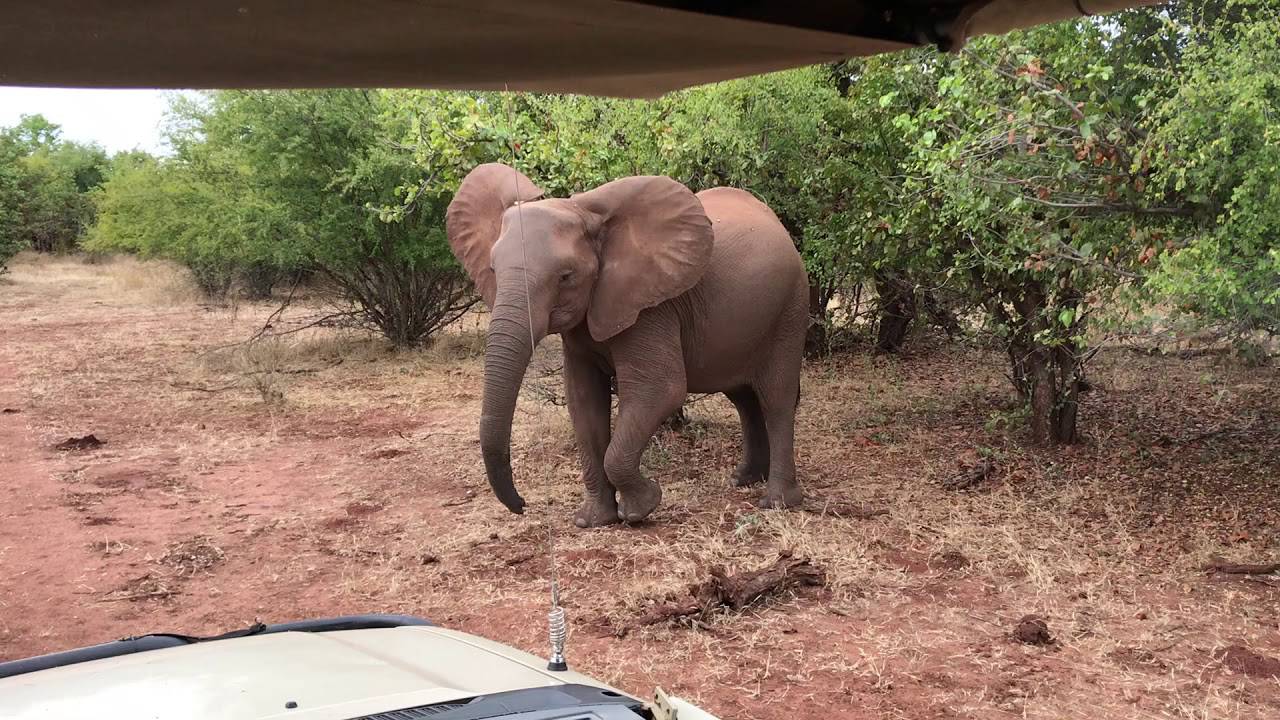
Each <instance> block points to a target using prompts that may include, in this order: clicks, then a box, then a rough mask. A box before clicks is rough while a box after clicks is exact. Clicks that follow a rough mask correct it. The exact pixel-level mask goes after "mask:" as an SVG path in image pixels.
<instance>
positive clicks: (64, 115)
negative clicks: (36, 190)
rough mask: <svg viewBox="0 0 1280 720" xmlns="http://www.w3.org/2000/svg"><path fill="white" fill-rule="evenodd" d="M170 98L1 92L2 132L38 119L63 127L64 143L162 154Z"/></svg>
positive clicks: (159, 94)
mask: <svg viewBox="0 0 1280 720" xmlns="http://www.w3.org/2000/svg"><path fill="white" fill-rule="evenodd" d="M169 92H170V91H161V90H64V89H61V88H57V89H53V88H17V87H0V127H11V126H13V125H14V124H16V123H17V122H18V119H19V118H20V117H21V116H22V115H35V114H40V115H44V116H45V117H46V118H48V120H49V122H52V123H54V124H57V125H61V126H62V137H63V138H64V139H66V140H75V141H78V142H96V143H98V144H99V145H102V146H103V147H104V148H106V149H107V152H118V151H120V150H134V149H141V150H146V151H147V152H151V153H163V152H165V151H166V147H165V145H164V141H163V140H162V139H161V137H160V130H161V124H162V122H163V120H164V112H165V109H166V108H168V106H169V104H168V101H167V100H166V96H167V95H168V94H169Z"/></svg>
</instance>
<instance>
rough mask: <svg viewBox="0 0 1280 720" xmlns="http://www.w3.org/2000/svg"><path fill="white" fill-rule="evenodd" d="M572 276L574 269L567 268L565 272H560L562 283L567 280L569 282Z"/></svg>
mask: <svg viewBox="0 0 1280 720" xmlns="http://www.w3.org/2000/svg"><path fill="white" fill-rule="evenodd" d="M572 277H573V271H572V270H565V271H564V272H562V273H560V282H561V283H567V282H569V279H570V278H572Z"/></svg>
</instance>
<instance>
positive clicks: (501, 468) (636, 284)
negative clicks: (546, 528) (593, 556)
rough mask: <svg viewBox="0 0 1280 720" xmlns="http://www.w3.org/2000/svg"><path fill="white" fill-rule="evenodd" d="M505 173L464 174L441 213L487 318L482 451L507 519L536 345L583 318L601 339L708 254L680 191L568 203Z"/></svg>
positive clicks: (605, 189) (643, 186)
mask: <svg viewBox="0 0 1280 720" xmlns="http://www.w3.org/2000/svg"><path fill="white" fill-rule="evenodd" d="M542 196H543V192H542V190H540V189H539V188H538V187H537V186H536V185H534V184H533V183H532V182H530V181H529V179H528V178H526V177H525V176H524V175H521V174H520V173H519V172H518V171H516V170H515V169H514V168H510V167H507V166H505V165H501V164H497V163H492V164H487V165H481V166H479V167H477V168H476V169H475V170H473V171H471V173H470V174H469V175H467V177H466V179H465V180H464V181H463V182H462V185H461V186H460V187H459V188H458V192H457V194H456V195H455V196H454V199H453V202H451V203H450V204H449V210H448V213H447V214H446V223H445V224H446V228H447V231H448V236H449V245H450V247H451V248H452V249H453V253H454V255H456V256H457V258H458V260H459V261H460V262H461V263H462V265H463V267H464V268H465V269H466V271H467V273H468V274H469V275H470V276H471V279H472V281H473V282H474V283H475V285H476V288H477V289H478V290H479V292H480V295H481V296H482V297H483V298H484V301H485V304H487V305H488V306H489V308H490V309H491V310H492V311H493V312H492V317H491V319H490V322H489V331H488V336H487V338H486V343H485V361H484V364H485V369H484V399H483V408H482V411H481V416H480V445H481V451H482V453H483V455H484V463H485V472H486V474H487V475H488V477H489V484H490V485H491V486H492V487H493V491H494V494H495V495H497V497H498V499H499V500H501V501H502V504H503V505H505V506H506V507H507V509H509V510H511V512H514V513H520V512H523V510H524V499H523V498H521V497H520V494H519V493H518V492H516V489H515V485H514V484H513V483H512V479H511V421H512V417H513V415H514V414H515V405H516V396H517V395H518V393H519V390H520V383H521V382H522V381H523V379H524V374H525V371H526V369H527V368H528V365H529V359H530V357H531V356H532V354H533V348H534V346H535V345H536V344H537V343H538V341H540V340H541V339H542V338H543V337H545V336H547V335H548V334H551V333H559V332H565V331H568V330H571V329H573V328H575V327H578V326H579V325H581V324H582V323H583V322H584V321H585V322H586V325H587V329H588V331H589V332H590V334H591V337H592V338H593V339H594V340H596V341H597V342H605V341H607V340H609V339H610V338H612V337H614V336H615V335H617V334H618V333H620V332H622V331H624V330H626V329H627V328H629V327H631V325H632V324H634V323H635V321H636V318H637V316H639V314H640V312H641V311H642V310H644V309H646V308H649V307H653V306H655V305H658V304H659V303H662V302H664V301H666V300H669V299H671V298H674V297H676V296H678V295H681V294H683V293H684V292H686V291H688V290H689V289H690V288H692V287H693V286H694V285H695V284H696V283H697V282H698V280H699V279H700V278H701V277H702V274H703V272H704V271H705V269H706V267H707V263H708V262H709V261H710V258H711V245H712V234H711V221H710V220H709V219H708V218H707V215H706V213H705V212H704V211H703V209H702V204H701V203H700V202H699V201H698V198H697V197H696V196H694V194H693V193H692V192H690V191H689V189H688V188H686V187H685V186H683V185H681V184H680V183H678V182H676V181H674V180H671V179H670V178H665V177H629V178H623V179H621V180H615V181H613V182H610V183H606V184H604V185H601V186H600V187H598V188H596V189H595V190H591V191H589V192H585V193H580V194H577V195H574V196H573V197H571V198H568V199H545V200H544V199H540V198H542Z"/></svg>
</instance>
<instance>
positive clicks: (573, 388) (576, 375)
mask: <svg viewBox="0 0 1280 720" xmlns="http://www.w3.org/2000/svg"><path fill="white" fill-rule="evenodd" d="M564 382H565V393H566V395H567V396H568V403H569V418H570V419H571V420H572V422H573V432H574V435H576V436H577V439H578V457H579V460H580V461H581V463H582V482H583V484H584V485H585V486H586V494H585V496H584V497H583V500H582V507H580V508H578V512H577V513H575V514H574V517H573V522H574V524H575V525H577V526H578V527H580V528H589V527H598V526H600V525H608V524H611V523H616V522H618V501H617V497H616V494H615V491H614V487H613V485H611V484H610V483H609V478H608V475H607V474H606V473H605V468H604V457H605V451H606V450H607V449H608V447H609V404H610V400H609V398H610V394H609V376H608V375H605V374H604V373H603V372H601V371H600V370H599V369H598V368H597V367H596V366H595V364H594V363H592V362H591V361H590V360H589V359H587V358H583V357H581V356H579V355H577V354H575V353H573V352H572V351H571V350H569V349H568V348H567V347H566V348H565V354H564Z"/></svg>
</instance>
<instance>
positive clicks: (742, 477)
mask: <svg viewBox="0 0 1280 720" xmlns="http://www.w3.org/2000/svg"><path fill="white" fill-rule="evenodd" d="M767 479H768V478H767V477H765V474H764V473H763V472H761V471H759V470H748V469H746V468H743V467H741V466H739V467H738V469H737V470H734V471H733V477H731V478H729V484H730V485H732V486H733V487H739V488H742V487H751V486H752V485H759V484H760V483H762V482H764V481H765V480H767Z"/></svg>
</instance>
